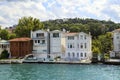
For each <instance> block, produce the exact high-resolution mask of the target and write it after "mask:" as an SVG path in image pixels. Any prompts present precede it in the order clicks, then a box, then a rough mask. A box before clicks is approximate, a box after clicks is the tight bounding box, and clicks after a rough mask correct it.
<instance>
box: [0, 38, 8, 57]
mask: <svg viewBox="0 0 120 80" xmlns="http://www.w3.org/2000/svg"><path fill="white" fill-rule="evenodd" d="M4 50H7V51H8V53H9V55H10V43H9V41H7V40H0V54H1V53H2V51H4Z"/></svg>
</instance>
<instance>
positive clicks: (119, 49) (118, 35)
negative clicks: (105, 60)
mask: <svg viewBox="0 0 120 80" xmlns="http://www.w3.org/2000/svg"><path fill="white" fill-rule="evenodd" d="M116 56H117V57H118V56H119V57H120V29H116V30H114V31H113V51H111V52H110V57H116Z"/></svg>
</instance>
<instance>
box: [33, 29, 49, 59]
mask: <svg viewBox="0 0 120 80" xmlns="http://www.w3.org/2000/svg"><path fill="white" fill-rule="evenodd" d="M31 38H32V40H33V54H34V56H35V57H36V58H39V59H44V60H45V59H46V58H47V57H48V53H49V33H48V31H44V30H37V31H31Z"/></svg>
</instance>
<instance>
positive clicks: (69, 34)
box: [66, 33, 78, 36]
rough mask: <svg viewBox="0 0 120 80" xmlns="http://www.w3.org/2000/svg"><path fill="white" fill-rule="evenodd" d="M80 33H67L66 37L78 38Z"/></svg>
mask: <svg viewBox="0 0 120 80" xmlns="http://www.w3.org/2000/svg"><path fill="white" fill-rule="evenodd" d="M77 34H78V33H66V36H76V35H77Z"/></svg>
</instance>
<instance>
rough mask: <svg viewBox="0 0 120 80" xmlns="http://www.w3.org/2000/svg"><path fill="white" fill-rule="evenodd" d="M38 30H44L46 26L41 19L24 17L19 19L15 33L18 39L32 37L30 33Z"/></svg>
mask: <svg viewBox="0 0 120 80" xmlns="http://www.w3.org/2000/svg"><path fill="white" fill-rule="evenodd" d="M38 29H44V25H43V24H42V23H41V22H40V20H39V19H37V18H33V17H22V18H21V19H19V22H18V25H17V27H16V29H15V33H16V35H17V37H30V31H31V30H32V31H35V30H38Z"/></svg>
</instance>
